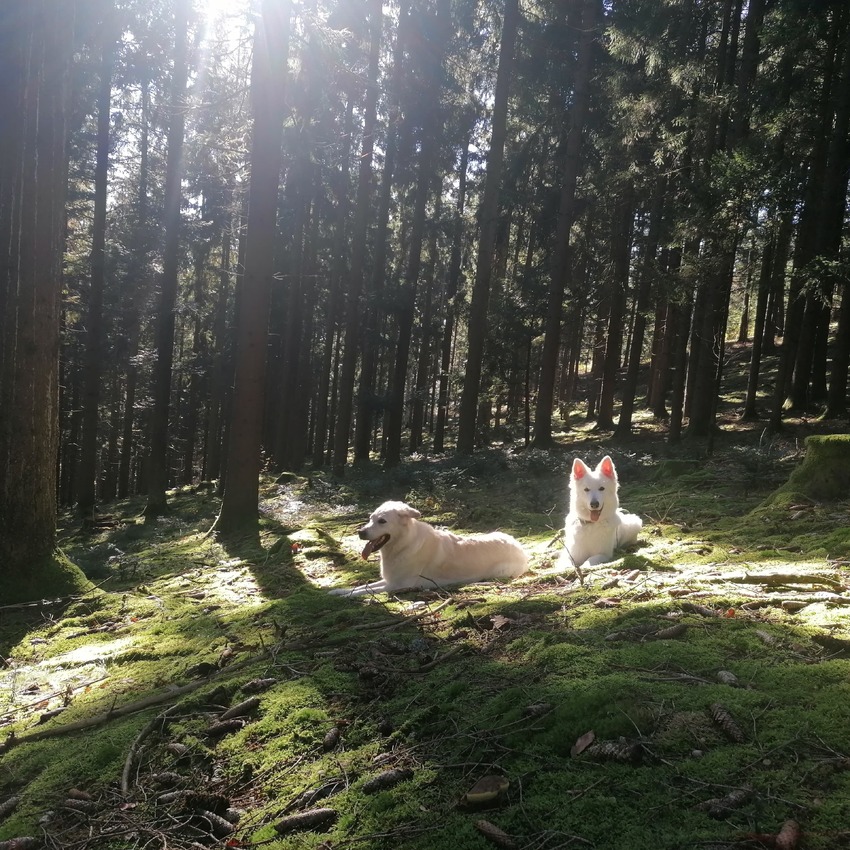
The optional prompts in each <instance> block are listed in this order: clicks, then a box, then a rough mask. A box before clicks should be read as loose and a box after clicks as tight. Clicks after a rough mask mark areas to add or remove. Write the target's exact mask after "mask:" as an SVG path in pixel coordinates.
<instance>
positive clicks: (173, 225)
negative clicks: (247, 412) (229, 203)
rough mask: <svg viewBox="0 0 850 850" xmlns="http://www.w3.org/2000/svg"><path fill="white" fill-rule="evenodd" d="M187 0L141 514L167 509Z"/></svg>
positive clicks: (177, 30) (178, 50) (179, 44)
mask: <svg viewBox="0 0 850 850" xmlns="http://www.w3.org/2000/svg"><path fill="white" fill-rule="evenodd" d="M189 7H190V3H189V0H176V2H175V5H174V39H175V44H174V68H173V71H172V78H171V104H170V116H169V122H168V156H167V160H166V166H165V171H166V174H165V208H164V210H163V219H164V222H165V241H164V245H163V252H162V274H161V275H160V292H159V303H158V305H157V314H156V365H155V367H154V375H153V386H154V389H153V412H152V414H151V422H150V457H149V458H148V471H147V494H148V500H147V505H146V506H145V517H146V518H154V517H157V516H159V515H160V514H162V513H163V512H164V511H165V510H167V507H168V504H167V501H166V497H165V490H166V488H167V487H168V481H169V474H168V466H169V463H168V454H169V453H168V418H169V408H170V405H171V371H172V364H173V362H174V309H175V306H176V304H177V282H178V280H177V279H178V273H179V269H180V222H181V216H180V203H181V200H182V197H183V191H182V187H181V185H180V184H181V178H182V174H183V137H184V130H185V125H186V118H185V109H186V82H187V80H188V76H189V67H188V45H187V39H188V27H189Z"/></svg>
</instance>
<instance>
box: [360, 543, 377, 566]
mask: <svg viewBox="0 0 850 850" xmlns="http://www.w3.org/2000/svg"><path fill="white" fill-rule="evenodd" d="M374 551H375V541H374V540H367V541H366V545H365V546H364V547H363V551H362V552H361V553H360V557H361V558H362V559H363V560H364V561H365V560H366V559H367V558H368V557H369V556H370V555H371V554H372V553H373V552H374Z"/></svg>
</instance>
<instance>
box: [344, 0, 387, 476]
mask: <svg viewBox="0 0 850 850" xmlns="http://www.w3.org/2000/svg"><path fill="white" fill-rule="evenodd" d="M382 22H383V4H382V0H370V3H369V32H370V42H369V70H368V72H367V81H366V98H365V104H364V107H363V113H364V114H363V144H362V147H361V151H360V166H359V170H358V176H357V197H356V199H355V202H354V223H353V225H352V232H351V242H352V253H351V266H350V268H349V274H348V295H347V299H346V305H345V322H344V333H345V338H344V342H343V350H342V363H341V365H340V375H339V389H338V393H339V394H338V398H337V421H336V428H335V430H334V447H333V465H332V468H333V472H334V474H335V475H342V473H343V471H344V470H345V466H346V464H347V463H348V444H349V437H350V432H351V419H352V414H353V412H354V380H355V377H356V372H357V356H358V354H359V352H360V348H361V343H362V339H361V336H360V327H361V321H360V318H361V316H360V314H361V311H362V309H363V308H362V303H361V297H362V292H363V279H364V271H365V264H366V248H367V245H366V243H367V238H368V235H369V222H370V218H371V201H372V158H373V153H374V149H375V130H376V127H377V103H378V75H379V73H380V68H379V61H380V49H381V29H382Z"/></svg>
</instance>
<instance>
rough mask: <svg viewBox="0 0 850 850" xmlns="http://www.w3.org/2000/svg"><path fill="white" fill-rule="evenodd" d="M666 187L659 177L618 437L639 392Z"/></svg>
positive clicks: (626, 431)
mask: <svg viewBox="0 0 850 850" xmlns="http://www.w3.org/2000/svg"><path fill="white" fill-rule="evenodd" d="M666 190H667V179H666V177H659V178H658V179H657V181H656V184H655V191H654V192H653V196H652V204H651V208H650V210H649V229H648V231H647V236H646V244H645V245H644V249H643V259H642V262H641V268H640V278H639V280H638V285H637V298H636V302H637V303H636V304H635V322H634V327H633V329H632V339H631V346H630V349H629V366H628V370H627V372H626V380H625V382H624V384H623V399H622V402H621V404H620V418H619V420H618V421H617V428H616V431H615V435H616V436H617V437H618V438H619V439H624V438H625V437H627V436H628V435H629V434H630V433H631V430H632V413H633V411H634V406H635V397H636V396H637V382H638V375H639V373H640V366H641V362H640V361H641V354H642V352H643V340H644V336H645V333H646V313H647V310H648V309H649V301H650V295H651V292H652V280H653V276H654V273H655V272H656V271H657V263H656V258H655V255H656V252H657V251H658V240H659V236H660V233H661V220H662V209H663V206H664V198H665V194H666Z"/></svg>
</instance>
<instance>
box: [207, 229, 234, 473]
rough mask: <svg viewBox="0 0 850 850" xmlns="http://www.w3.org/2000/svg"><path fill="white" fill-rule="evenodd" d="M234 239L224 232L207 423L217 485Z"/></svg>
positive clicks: (209, 455)
mask: <svg viewBox="0 0 850 850" xmlns="http://www.w3.org/2000/svg"><path fill="white" fill-rule="evenodd" d="M230 253H231V236H230V229H229V227H228V226H225V227H223V228H222V234H221V265H220V266H219V270H218V293H217V295H216V305H215V315H214V318H213V327H212V363H211V365H210V414H209V417H208V419H207V433H206V446H207V450H206V462H205V464H204V472H205V478H206V479H207V480H210V481H214V480H215V479H216V478H218V477H219V476H220V475H221V449H222V420H223V418H224V416H223V414H224V402H225V394H226V393H225V381H226V375H227V359H228V358H227V305H228V302H229V300H230V275H231V272H230Z"/></svg>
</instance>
